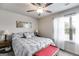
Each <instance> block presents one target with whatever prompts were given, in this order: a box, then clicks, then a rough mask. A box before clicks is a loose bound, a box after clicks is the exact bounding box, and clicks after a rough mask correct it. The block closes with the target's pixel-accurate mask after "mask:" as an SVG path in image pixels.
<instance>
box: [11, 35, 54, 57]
mask: <svg viewBox="0 0 79 59" xmlns="http://www.w3.org/2000/svg"><path fill="white" fill-rule="evenodd" d="M49 44H52V45H55V44H54V43H53V41H52V40H51V39H49V38H43V37H36V36H35V37H32V38H30V39H26V38H14V39H13V40H12V47H13V51H14V53H15V55H16V56H32V55H33V54H34V53H35V52H37V51H39V50H40V49H42V48H45V47H47V46H48V45H49Z"/></svg>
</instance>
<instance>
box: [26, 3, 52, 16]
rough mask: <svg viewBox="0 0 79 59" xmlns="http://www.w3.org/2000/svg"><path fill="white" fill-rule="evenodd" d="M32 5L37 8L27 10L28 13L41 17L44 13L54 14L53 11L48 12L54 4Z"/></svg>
mask: <svg viewBox="0 0 79 59" xmlns="http://www.w3.org/2000/svg"><path fill="white" fill-rule="evenodd" d="M31 4H32V5H34V6H36V7H37V9H36V10H27V11H26V12H37V14H38V15H39V16H40V15H41V14H42V13H43V12H47V13H52V11H49V10H46V7H48V6H50V5H51V4H53V3H31Z"/></svg>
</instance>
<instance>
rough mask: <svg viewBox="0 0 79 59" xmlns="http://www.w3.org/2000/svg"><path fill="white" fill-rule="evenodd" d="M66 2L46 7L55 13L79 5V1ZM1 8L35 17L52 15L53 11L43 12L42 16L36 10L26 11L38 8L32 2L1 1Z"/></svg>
mask: <svg viewBox="0 0 79 59" xmlns="http://www.w3.org/2000/svg"><path fill="white" fill-rule="evenodd" d="M65 4H66V3H54V4H52V5H50V6H48V7H46V9H47V10H50V11H52V12H53V13H57V12H60V11H63V10H66V9H69V8H73V7H76V6H78V5H79V3H70V4H69V5H67V6H65ZM0 9H5V10H9V11H12V12H16V13H20V14H24V15H28V16H31V17H35V18H40V17H43V16H47V15H50V14H52V13H50V14H49V13H43V14H41V15H40V16H38V14H37V13H36V12H29V13H28V12H26V11H27V10H33V9H34V10H35V9H37V7H36V6H33V5H32V4H30V3H0Z"/></svg>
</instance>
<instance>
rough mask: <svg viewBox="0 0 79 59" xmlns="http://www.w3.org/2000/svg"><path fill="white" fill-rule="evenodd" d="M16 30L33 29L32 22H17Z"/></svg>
mask: <svg viewBox="0 0 79 59" xmlns="http://www.w3.org/2000/svg"><path fill="white" fill-rule="evenodd" d="M16 28H32V22H24V21H16Z"/></svg>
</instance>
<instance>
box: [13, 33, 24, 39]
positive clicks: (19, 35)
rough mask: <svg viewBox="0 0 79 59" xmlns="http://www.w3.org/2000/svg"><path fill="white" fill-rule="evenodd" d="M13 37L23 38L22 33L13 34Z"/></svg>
mask: <svg viewBox="0 0 79 59" xmlns="http://www.w3.org/2000/svg"><path fill="white" fill-rule="evenodd" d="M13 37H20V38H21V37H23V33H15V34H13Z"/></svg>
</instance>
